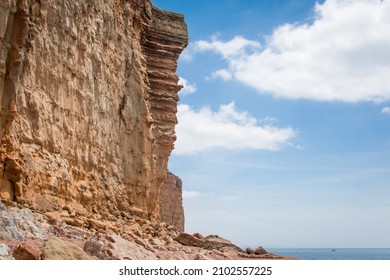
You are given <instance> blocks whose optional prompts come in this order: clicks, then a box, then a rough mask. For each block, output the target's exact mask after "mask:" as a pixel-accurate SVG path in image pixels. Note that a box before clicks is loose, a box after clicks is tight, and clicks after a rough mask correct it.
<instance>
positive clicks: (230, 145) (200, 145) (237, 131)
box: [174, 102, 296, 155]
mask: <svg viewBox="0 0 390 280" xmlns="http://www.w3.org/2000/svg"><path fill="white" fill-rule="evenodd" d="M177 116H178V120H179V124H178V125H177V126H176V134H177V141H176V143H175V150H174V153H175V154H176V155H190V154H196V153H199V152H202V151H209V150H211V149H215V148H219V149H229V150H230V149H252V150H279V149H281V148H282V147H283V146H285V145H287V144H288V143H289V141H290V139H291V138H292V137H294V136H295V135H296V131H295V130H294V129H292V128H290V127H287V128H278V127H275V126H273V125H271V124H269V123H268V122H263V121H262V120H257V119H256V118H254V117H253V116H251V115H250V114H249V113H248V112H240V111H238V110H237V109H236V108H235V104H234V102H232V103H230V104H227V105H221V106H220V107H219V110H218V111H217V112H213V111H211V110H210V109H209V108H208V107H203V108H201V109H200V110H198V111H197V110H195V109H193V108H192V107H190V106H189V105H179V106H178V115H177ZM259 123H261V125H259Z"/></svg>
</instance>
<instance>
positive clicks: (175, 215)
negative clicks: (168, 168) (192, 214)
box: [160, 172, 184, 231]
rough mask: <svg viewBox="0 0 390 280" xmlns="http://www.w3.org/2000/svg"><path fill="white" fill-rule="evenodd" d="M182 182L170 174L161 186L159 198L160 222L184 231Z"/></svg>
mask: <svg viewBox="0 0 390 280" xmlns="http://www.w3.org/2000/svg"><path fill="white" fill-rule="evenodd" d="M182 194H183V192H182V181H181V179H180V178H179V177H177V176H175V175H174V174H172V173H171V172H168V176H167V178H166V180H165V182H164V184H163V187H162V190H161V198H160V213H161V221H163V222H166V223H168V224H170V225H174V226H176V227H177V228H178V229H179V230H181V231H184V209H183V197H182Z"/></svg>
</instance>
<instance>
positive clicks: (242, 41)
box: [192, 36, 261, 58]
mask: <svg viewBox="0 0 390 280" xmlns="http://www.w3.org/2000/svg"><path fill="white" fill-rule="evenodd" d="M260 46H261V45H260V43H259V42H256V41H251V40H248V39H246V38H244V37H242V36H236V37H234V38H233V39H232V40H230V41H229V42H222V41H219V40H217V39H216V38H213V39H212V40H211V42H208V41H204V40H201V41H196V42H195V43H194V44H193V46H192V47H193V49H194V51H195V52H204V51H213V52H216V53H218V54H222V56H223V57H224V58H231V57H237V56H240V55H243V54H245V52H246V51H250V50H252V49H257V48H259V47H260Z"/></svg>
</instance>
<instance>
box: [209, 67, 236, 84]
mask: <svg viewBox="0 0 390 280" xmlns="http://www.w3.org/2000/svg"><path fill="white" fill-rule="evenodd" d="M211 78H212V79H218V78H220V79H222V80H224V81H228V80H231V79H232V78H233V77H232V74H231V73H230V72H229V71H228V70H226V69H220V70H217V71H215V72H213V73H212V74H211Z"/></svg>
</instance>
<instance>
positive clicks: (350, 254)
mask: <svg viewBox="0 0 390 280" xmlns="http://www.w3.org/2000/svg"><path fill="white" fill-rule="evenodd" d="M267 251H268V252H270V253H274V254H276V255H280V256H290V257H296V258H298V259H301V260H390V248H388V249H337V248H336V249H332V248H329V249H267Z"/></svg>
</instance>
